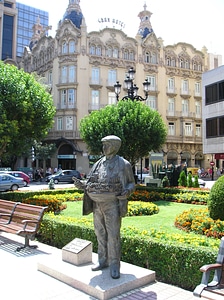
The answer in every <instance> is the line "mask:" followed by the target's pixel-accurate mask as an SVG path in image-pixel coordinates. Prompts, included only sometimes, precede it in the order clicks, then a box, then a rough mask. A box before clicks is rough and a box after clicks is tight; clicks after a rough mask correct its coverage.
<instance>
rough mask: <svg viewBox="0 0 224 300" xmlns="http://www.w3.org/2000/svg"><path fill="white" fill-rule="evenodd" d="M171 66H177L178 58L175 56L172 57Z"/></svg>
mask: <svg viewBox="0 0 224 300" xmlns="http://www.w3.org/2000/svg"><path fill="white" fill-rule="evenodd" d="M171 66H172V67H176V59H175V58H172V59H171Z"/></svg>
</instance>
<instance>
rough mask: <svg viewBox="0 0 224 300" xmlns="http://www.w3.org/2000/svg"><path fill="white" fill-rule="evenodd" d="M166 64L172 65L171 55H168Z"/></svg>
mask: <svg viewBox="0 0 224 300" xmlns="http://www.w3.org/2000/svg"><path fill="white" fill-rule="evenodd" d="M166 65H167V66H171V59H170V57H167V59H166Z"/></svg>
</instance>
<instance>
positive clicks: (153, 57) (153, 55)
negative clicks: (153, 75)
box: [151, 53, 157, 64]
mask: <svg viewBox="0 0 224 300" xmlns="http://www.w3.org/2000/svg"><path fill="white" fill-rule="evenodd" d="M151 63H152V64H156V63H157V60H156V54H155V53H152V59H151Z"/></svg>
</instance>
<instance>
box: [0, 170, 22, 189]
mask: <svg viewBox="0 0 224 300" xmlns="http://www.w3.org/2000/svg"><path fill="white" fill-rule="evenodd" d="M22 187H24V183H23V179H22V178H16V177H14V176H12V175H10V174H7V173H0V191H1V192H5V191H16V190H18V189H19V188H22Z"/></svg>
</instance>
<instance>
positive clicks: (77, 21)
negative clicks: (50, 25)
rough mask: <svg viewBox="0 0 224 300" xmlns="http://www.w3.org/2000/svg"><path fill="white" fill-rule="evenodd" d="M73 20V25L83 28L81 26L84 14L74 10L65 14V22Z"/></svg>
mask: <svg viewBox="0 0 224 300" xmlns="http://www.w3.org/2000/svg"><path fill="white" fill-rule="evenodd" d="M66 19H68V20H71V21H72V23H73V24H74V25H75V26H76V27H77V28H79V29H80V27H81V24H82V19H83V14H82V13H81V12H77V11H75V10H72V11H70V12H66V13H65V14H64V17H63V21H64V20H66Z"/></svg>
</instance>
